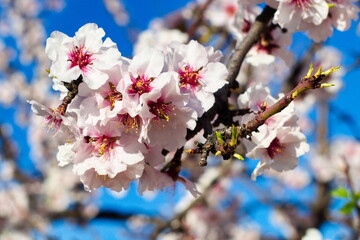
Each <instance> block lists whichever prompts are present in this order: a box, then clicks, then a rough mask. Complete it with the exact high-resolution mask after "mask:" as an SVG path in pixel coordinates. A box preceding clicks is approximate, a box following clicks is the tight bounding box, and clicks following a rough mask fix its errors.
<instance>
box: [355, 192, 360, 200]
mask: <svg viewBox="0 0 360 240" xmlns="http://www.w3.org/2000/svg"><path fill="white" fill-rule="evenodd" d="M359 199H360V192H356V193H354V201H355V202H357V201H359Z"/></svg>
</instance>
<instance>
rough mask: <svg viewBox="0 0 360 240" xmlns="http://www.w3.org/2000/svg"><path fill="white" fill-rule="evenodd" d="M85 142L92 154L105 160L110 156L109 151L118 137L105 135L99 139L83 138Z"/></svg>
mask: <svg viewBox="0 0 360 240" xmlns="http://www.w3.org/2000/svg"><path fill="white" fill-rule="evenodd" d="M85 140H86V142H88V143H89V144H90V145H91V147H92V153H93V154H94V155H96V156H104V155H105V157H106V158H107V157H109V155H110V151H111V149H113V148H114V146H115V145H116V141H117V140H118V137H108V136H105V135H102V136H99V137H89V136H86V137H85Z"/></svg>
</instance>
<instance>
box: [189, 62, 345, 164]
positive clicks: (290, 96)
mask: <svg viewBox="0 0 360 240" xmlns="http://www.w3.org/2000/svg"><path fill="white" fill-rule="evenodd" d="M338 69H339V68H338V67H336V68H335V67H333V68H331V69H329V70H327V71H325V72H321V68H320V69H318V71H317V72H316V73H315V74H314V75H312V76H311V74H312V71H313V69H312V67H311V68H310V70H311V71H310V70H309V72H308V73H307V75H306V76H305V77H304V78H303V79H302V80H301V81H300V83H299V84H298V85H297V86H296V87H295V88H294V89H293V90H291V91H290V92H288V93H287V94H286V95H285V96H284V97H283V98H281V99H280V100H278V101H277V102H276V103H275V104H274V105H272V106H270V107H269V108H267V109H266V110H264V111H263V112H260V113H258V114H257V115H255V118H254V119H252V120H251V121H249V122H248V123H246V124H243V125H241V126H238V127H236V133H235V134H236V135H237V136H238V143H237V144H239V142H240V141H241V138H247V137H250V136H251V133H252V132H255V131H257V130H258V128H259V127H260V126H261V125H263V124H264V123H265V121H266V120H267V119H268V118H270V117H271V116H273V115H274V114H276V113H279V112H281V111H282V110H283V109H284V108H286V107H287V106H288V105H289V104H290V103H291V102H292V101H293V100H294V99H295V98H296V97H298V96H299V95H300V94H302V93H304V92H306V91H307V90H309V89H316V88H322V87H325V86H328V85H326V84H324V85H323V84H321V83H320V82H321V81H322V80H323V79H324V78H325V77H326V76H327V75H329V74H330V73H332V72H334V71H336V70H338ZM217 132H218V133H220V134H221V136H222V138H223V142H224V143H220V144H219V141H218V138H217V137H216V132H215V133H212V134H211V135H209V136H208V137H207V140H206V142H205V144H203V145H201V146H200V147H199V149H197V151H194V152H196V153H201V160H200V165H201V166H206V159H207V157H208V155H209V153H210V152H212V153H214V152H219V151H220V152H221V155H222V156H223V157H224V159H228V158H229V156H231V155H233V154H234V149H235V148H236V146H233V145H232V146H231V147H229V148H228V147H227V146H228V145H229V144H228V142H229V140H230V139H231V138H232V135H233V132H234V130H232V127H225V128H223V129H220V130H218V131H217ZM226 149H228V150H229V152H226ZM224 150H225V151H224Z"/></svg>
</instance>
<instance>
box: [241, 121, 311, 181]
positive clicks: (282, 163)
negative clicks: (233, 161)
mask: <svg viewBox="0 0 360 240" xmlns="http://www.w3.org/2000/svg"><path fill="white" fill-rule="evenodd" d="M251 141H252V143H250V142H248V141H245V145H246V148H247V149H248V153H247V154H246V156H247V157H249V158H252V159H258V158H261V160H260V162H259V164H258V165H257V167H256V168H255V169H254V171H253V173H252V179H256V177H257V176H259V175H261V174H262V173H263V172H264V170H266V169H270V168H271V169H274V170H276V171H278V172H282V171H287V170H291V169H294V168H295V167H296V166H297V164H298V157H300V156H301V155H303V154H304V153H306V152H307V151H309V145H308V144H307V143H306V137H305V135H304V134H302V133H301V132H300V131H299V129H298V128H294V127H281V128H276V129H270V128H269V127H267V126H266V125H263V126H261V127H260V128H259V133H254V134H253V135H252V137H251Z"/></svg>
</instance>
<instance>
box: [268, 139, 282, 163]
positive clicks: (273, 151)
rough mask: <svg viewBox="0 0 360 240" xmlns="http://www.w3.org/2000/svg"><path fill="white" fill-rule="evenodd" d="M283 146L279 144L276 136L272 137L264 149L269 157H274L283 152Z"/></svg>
mask: <svg viewBox="0 0 360 240" xmlns="http://www.w3.org/2000/svg"><path fill="white" fill-rule="evenodd" d="M283 149H284V146H282V145H281V143H280V141H279V139H278V138H274V140H272V142H271V143H270V145H269V147H268V148H267V149H266V151H267V153H268V154H269V157H270V158H271V159H274V157H275V156H276V155H278V154H282V153H283V152H284V150H283Z"/></svg>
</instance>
